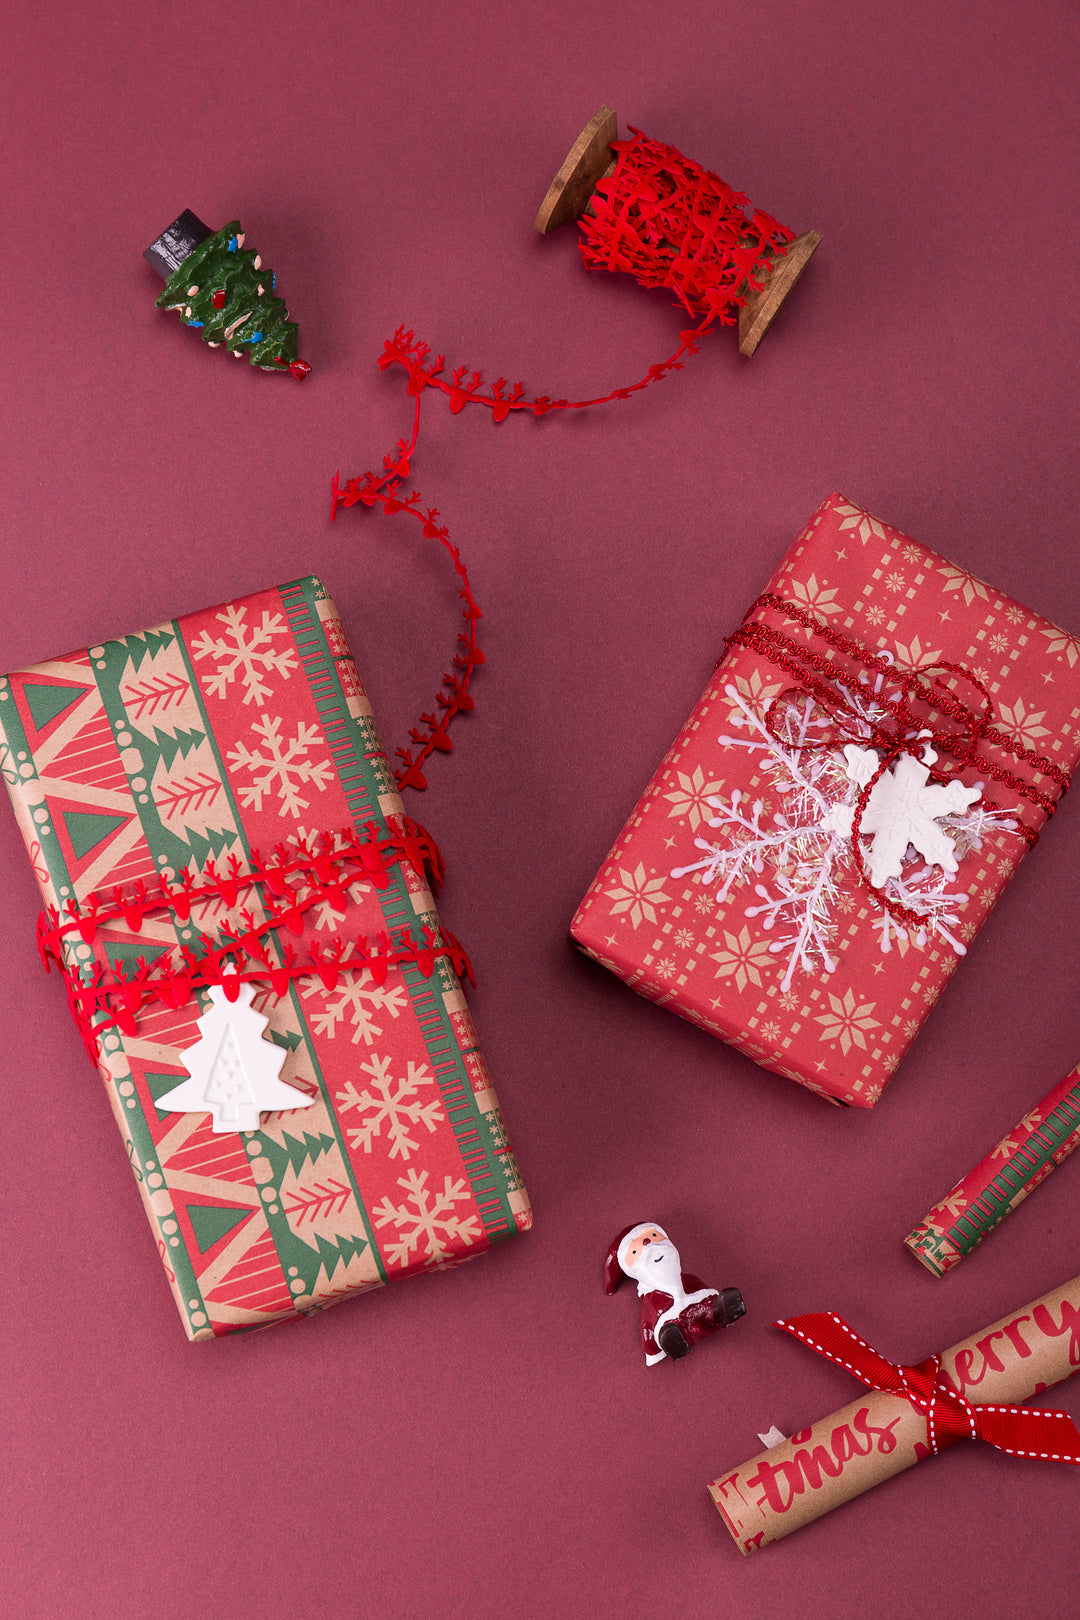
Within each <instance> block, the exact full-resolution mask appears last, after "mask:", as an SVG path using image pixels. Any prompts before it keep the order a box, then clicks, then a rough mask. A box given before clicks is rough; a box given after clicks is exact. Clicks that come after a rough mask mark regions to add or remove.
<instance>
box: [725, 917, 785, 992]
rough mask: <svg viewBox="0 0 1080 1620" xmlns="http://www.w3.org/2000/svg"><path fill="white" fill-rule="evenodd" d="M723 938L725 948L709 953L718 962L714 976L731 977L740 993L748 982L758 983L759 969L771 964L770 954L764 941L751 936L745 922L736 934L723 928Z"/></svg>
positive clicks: (759, 981) (759, 977) (759, 980)
mask: <svg viewBox="0 0 1080 1620" xmlns="http://www.w3.org/2000/svg"><path fill="white" fill-rule="evenodd" d="M724 940H725V942H726V945H727V949H726V950H722V951H713V952H712V953H711V954H712V959H713V961H714V962H716V963H718V964H719V965H718V967H717V969H716V977H717V978H718V979H729V978H733V979H734V980H735V988H736V989H737V990H738V991H740V993H741V992H742V991H743V990H745V989H746V986H747V985H748V984H756V985H760V984H761V970H762V969H764V968H767V967H769V966H771V964H772V955H771V953H770V951H769V947H768V946H767V945H766V944H765V941H764V940H761V939H754V938H752V936H751V933H750V930H749V928H748V927H747V926H746V924H745V923H744V924H743V927H742V931H741V932H740V933H738V934H729V933H728V932H727V930H726V929H725V930H724Z"/></svg>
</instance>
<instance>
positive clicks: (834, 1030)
mask: <svg viewBox="0 0 1080 1620" xmlns="http://www.w3.org/2000/svg"><path fill="white" fill-rule="evenodd" d="M829 1005H830V1008H831V1011H829V1012H827V1013H821V1014H820V1015H819V1016H818V1018H817V1019H816V1020H815V1022H816V1023H818V1024H820V1025H821V1026H822V1030H821V1035H820V1039H821V1040H823V1041H836V1042H837V1043H838V1044H839V1047H840V1050H841V1052H843V1054H844V1056H845V1057H846V1056H847V1054H848V1052H849V1051H850V1050H851V1048H852V1047H853V1046H857V1047H859V1048H860V1049H861V1050H862V1051H864V1052H865V1051H866V1037H867V1034H868V1033H869V1031H870V1030H872V1029H879V1028H880V1027H881V1026H880V1022H879V1020H878V1019H876V1018H872V1017H871V1016H870V1015H871V1013H872V1012H873V1010H874V1008H875V1007H876V1005H877V1003H876V1002H874V1001H862V1002H859V1001H856V1000H855V992H854V990H852V989H851V988H850V986H849V987H848V989H847V990H846V991H845V992H844V994H843V995H842V996H834V995H833V994H832V992H831V991H830V992H829Z"/></svg>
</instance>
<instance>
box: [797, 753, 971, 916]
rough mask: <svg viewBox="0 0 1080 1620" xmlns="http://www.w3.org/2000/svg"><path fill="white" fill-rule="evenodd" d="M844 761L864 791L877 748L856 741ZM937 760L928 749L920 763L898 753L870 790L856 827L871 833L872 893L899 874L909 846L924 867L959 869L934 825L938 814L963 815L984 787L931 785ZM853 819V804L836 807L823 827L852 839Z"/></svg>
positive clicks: (877, 762) (944, 835)
mask: <svg viewBox="0 0 1080 1620" xmlns="http://www.w3.org/2000/svg"><path fill="white" fill-rule="evenodd" d="M844 757H845V759H846V760H847V765H846V767H845V769H846V771H847V775H848V778H849V780H850V781H851V782H853V783H854V784H855V785H856V787H865V786H866V784H867V782H869V781H870V780H871V778H872V777H873V775H874V772H875V771H876V770H877V769H878V767H879V765H880V764H881V760H880V757H879V755H878V753H877V751H876V750H875V749H873V748H859V747H857V746H856V745H855V744H854V743H849V744H848V746H847V747H846V748H845V749H844ZM936 759H937V755H936V754H935V753H934V751H933V749H932V748H931V747H930V746H929V745H927V746H926V748H925V749H924V750H923V756H922V759H921V760H920V759H916V757H915V755H914V754H901V756H900V758H899V759H898V760H897V762H896V764H895V765H894V766H893V767H892V769H891V770H888V771H883V772H882V774H881V775H880V776H879V777H878V779H877V781H876V782H875V783H874V786H873V787H872V788H871V790H870V797H869V799H868V800H867V803H866V809H865V810H864V811H863V813H862V819H861V821H860V823H859V829H860V832H862V833H865V834H867V835H870V834H872V835H873V842H872V843H871V845H870V859H869V861H868V863H867V864H868V868H869V874H870V882H871V883H872V884H873V886H874V888H875V889H880V888H882V887H883V886H884V884H885V883H886V882H887V881H888V879H889V878H898V877H900V876H901V875H902V873H903V869H904V856H905V855H906V853H907V850H908V846H909V845H910V846H911V847H912V848H913V849H916V850H917V851H918V852H919V854H920V855H921V856H922V857H923V859H924V860H925V861H926V862H927V864H928V865H930V866H940V867H941V870H942V871H943V872H949V873H953V872H955V871H956V870H957V861H956V854H955V852H954V849H953V842H952V839H951V838H950V837H949V835H948V833H946V832H945V830H944V828H942V827H939V826H938V822H939V820H940V819H941V818H942V816H952V815H963V814H964V812H965V811H966V810H967V809H968V808H969V807H970V806H971V805H973V804H977V803H978V801H979V799H981V798H982V789H981V788H977V787H974V788H967V787H964V785H963V783H962V782H955V781H954V782H948V783H944V784H942V783H937V782H935V783H933V784H931V783H930V767H931V765H933V763H934V761H935V760H936ZM854 817H855V806H854V805H850V804H843V805H834V806H833V808H832V809H831V810H830V811H829V812H828V814H827V815H826V816H825V818H824V819H823V821H822V826H823V827H824V828H825V829H826V830H828V831H833V832H838V833H840V834H842V836H843V837H845V838H850V837H851V832H852V823H853V821H854Z"/></svg>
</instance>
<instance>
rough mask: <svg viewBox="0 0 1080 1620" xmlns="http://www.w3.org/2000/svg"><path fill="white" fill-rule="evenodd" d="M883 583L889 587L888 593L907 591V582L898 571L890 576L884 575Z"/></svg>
mask: <svg viewBox="0 0 1080 1620" xmlns="http://www.w3.org/2000/svg"><path fill="white" fill-rule="evenodd" d="M885 583H886V585H887V586H888V587H889V589H890V591H898V592H899V591H906V590H907V580H906V579H905V577H904V575H903V574H901V573H900V571H899V570H898V569H897V570H895V571H894V572H893V573H891V574H886V575H885Z"/></svg>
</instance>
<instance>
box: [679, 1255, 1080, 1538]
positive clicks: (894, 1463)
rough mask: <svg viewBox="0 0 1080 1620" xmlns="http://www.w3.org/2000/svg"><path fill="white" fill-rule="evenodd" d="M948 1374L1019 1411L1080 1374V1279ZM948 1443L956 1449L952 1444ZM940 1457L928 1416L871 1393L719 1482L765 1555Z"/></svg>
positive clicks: (727, 1513)
mask: <svg viewBox="0 0 1080 1620" xmlns="http://www.w3.org/2000/svg"><path fill="white" fill-rule="evenodd" d="M941 1361H942V1372H943V1374H944V1375H945V1376H946V1378H947V1380H948V1382H949V1384H950V1386H951V1387H952V1389H953V1390H955V1391H956V1393H958V1394H960V1395H962V1396H963V1397H964V1399H965V1400H967V1401H970V1402H971V1404H972V1405H973V1406H991V1405H1009V1406H1011V1405H1015V1404H1016V1403H1017V1402H1019V1401H1024V1400H1027V1399H1028V1398H1029V1396H1031V1395H1035V1394H1039V1393H1041V1392H1042V1391H1043V1390H1044V1389H1047V1388H1049V1387H1050V1385H1051V1384H1057V1383H1060V1382H1061V1381H1062V1379H1064V1378H1068V1377H1069V1376H1070V1375H1071V1374H1072V1373H1074V1372H1077V1371H1078V1370H1080V1277H1074V1278H1073V1279H1072V1280H1071V1281H1070V1282H1067V1283H1064V1284H1063V1285H1062V1286H1061V1287H1060V1288H1055V1289H1053V1290H1052V1292H1050V1293H1049V1294H1044V1295H1043V1297H1042V1298H1041V1299H1038V1300H1035V1301H1034V1302H1033V1303H1032V1304H1030V1305H1024V1306H1022V1307H1021V1309H1020V1310H1018V1311H1013V1312H1012V1313H1011V1314H1010V1315H1009V1316H1006V1317H1003V1318H1002V1320H1001V1321H1000V1322H995V1323H994V1324H993V1325H992V1326H991V1327H988V1328H983V1329H982V1330H981V1331H980V1332H978V1333H974V1334H972V1335H971V1337H970V1338H967V1339H964V1340H963V1341H962V1343H960V1344H957V1345H953V1347H952V1349H950V1350H946V1351H945V1353H944V1355H943V1356H942V1358H941ZM945 1443H948V1441H947V1440H946V1442H945ZM930 1455H932V1453H931V1448H930V1445H929V1443H928V1435H927V1420H926V1417H925V1416H924V1415H923V1414H922V1413H921V1412H919V1411H918V1410H916V1408H915V1407H913V1406H912V1405H911V1404H910V1402H909V1401H908V1400H907V1399H906V1398H905V1397H903V1396H900V1395H893V1394H888V1393H885V1392H882V1391H876V1390H866V1391H865V1392H864V1393H863V1394H862V1395H860V1396H859V1397H858V1399H856V1400H854V1401H852V1402H851V1403H850V1405H848V1406H845V1407H844V1408H843V1409H842V1410H841V1411H839V1412H834V1413H832V1415H831V1416H830V1417H826V1418H822V1419H821V1420H820V1422H818V1423H815V1424H814V1426H813V1428H810V1429H803V1430H801V1431H800V1432H799V1433H798V1434H794V1435H792V1436H791V1438H790V1439H789V1440H785V1441H784V1443H783V1444H782V1445H778V1446H773V1447H772V1448H771V1449H770V1450H768V1451H762V1452H759V1454H758V1455H757V1456H756V1457H752V1458H751V1459H750V1461H749V1462H745V1463H742V1464H740V1466H739V1467H738V1468H733V1469H729V1470H728V1471H727V1472H726V1473H724V1474H721V1475H720V1476H719V1477H718V1478H717V1479H714V1480H713V1482H712V1483H711V1485H710V1486H709V1494H710V1496H711V1497H712V1499H713V1501H714V1502H715V1503H716V1506H717V1508H718V1509H719V1512H720V1514H721V1516H722V1517H723V1520H724V1523H725V1524H726V1525H727V1527H728V1529H729V1530H730V1532H731V1534H732V1536H733V1537H734V1539H735V1541H736V1543H737V1544H738V1546H739V1549H740V1551H741V1552H743V1553H744V1554H745V1553H751V1552H756V1551H757V1550H758V1549H759V1548H761V1547H765V1546H768V1545H769V1543H770V1542H773V1541H779V1540H780V1539H781V1537H783V1536H787V1535H790V1534H791V1532H792V1530H798V1529H799V1528H800V1526H801V1525H804V1524H809V1523H810V1522H811V1521H812V1520H813V1519H818V1518H820V1517H821V1515H822V1514H823V1513H828V1512H830V1511H831V1510H832V1509H833V1508H835V1507H839V1506H840V1505H841V1503H843V1502H848V1501H850V1500H851V1498H852V1497H854V1496H861V1494H862V1493H863V1491H868V1490H870V1488H871V1487H872V1486H874V1485H878V1484H880V1483H881V1481H882V1480H884V1479H891V1478H892V1476H893V1475H894V1474H899V1473H902V1472H903V1470H904V1469H905V1468H910V1467H911V1465H912V1464H913V1463H917V1462H921V1461H922V1459H923V1458H924V1457H927V1456H930Z"/></svg>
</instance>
